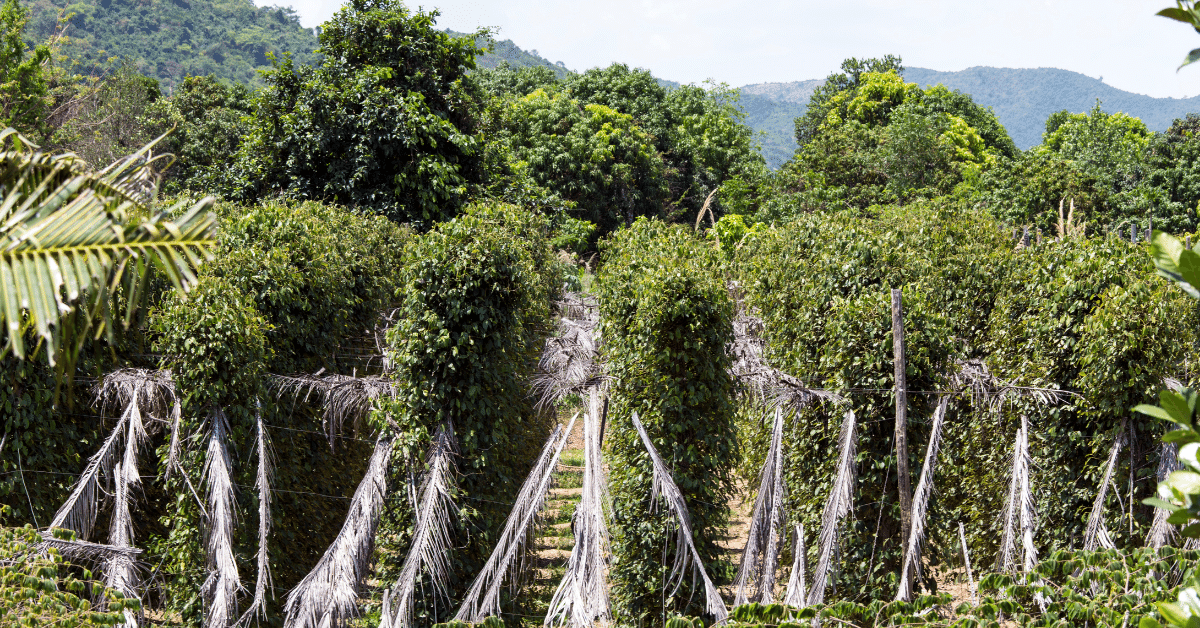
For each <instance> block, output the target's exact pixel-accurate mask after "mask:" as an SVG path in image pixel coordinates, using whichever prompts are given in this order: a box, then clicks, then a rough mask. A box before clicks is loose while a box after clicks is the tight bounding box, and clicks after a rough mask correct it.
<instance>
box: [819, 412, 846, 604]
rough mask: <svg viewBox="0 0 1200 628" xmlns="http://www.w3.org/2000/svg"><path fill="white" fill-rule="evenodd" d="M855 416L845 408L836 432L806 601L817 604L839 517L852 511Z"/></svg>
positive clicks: (826, 578)
mask: <svg viewBox="0 0 1200 628" xmlns="http://www.w3.org/2000/svg"><path fill="white" fill-rule="evenodd" d="M856 439H857V420H856V419H855V416H854V411H853V410H847V411H846V416H845V418H844V419H843V420H842V431H841V434H840V435H839V436H838V451H839V455H838V465H837V474H836V475H835V476H834V478H833V486H832V487H831V488H830V491H829V499H827V500H826V501H825V513H824V514H823V515H822V516H821V536H820V537H819V541H820V543H821V553H820V556H819V557H818V558H817V566H816V568H815V569H814V570H813V585H812V589H810V590H809V592H808V605H809V606H816V605H818V604H823V603H824V602H825V587H826V586H827V585H828V583H829V580H830V577H829V575H830V572H831V571H832V570H833V561H834V553H835V550H836V549H837V542H838V534H839V532H840V531H841V526H842V520H843V519H845V518H846V516H847V515H850V514H852V513H853V511H854V482H855V480H856V478H857V477H858V468H857V466H855V464H854V452H855V451H856V449H857V446H856V445H857V442H856Z"/></svg>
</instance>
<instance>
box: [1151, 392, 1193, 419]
mask: <svg viewBox="0 0 1200 628" xmlns="http://www.w3.org/2000/svg"><path fill="white" fill-rule="evenodd" d="M1158 402H1159V405H1160V406H1161V407H1162V409H1163V410H1166V411H1167V414H1168V415H1170V416H1171V420H1172V421H1175V422H1176V423H1178V424H1180V425H1189V426H1190V425H1191V424H1192V409H1191V408H1190V407H1188V402H1187V399H1184V397H1183V395H1181V394H1179V393H1177V392H1175V391H1173V390H1164V391H1162V392H1160V393H1158Z"/></svg>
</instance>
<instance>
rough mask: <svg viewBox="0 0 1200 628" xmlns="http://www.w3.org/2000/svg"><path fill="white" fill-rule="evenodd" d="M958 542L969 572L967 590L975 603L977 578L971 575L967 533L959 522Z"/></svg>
mask: <svg viewBox="0 0 1200 628" xmlns="http://www.w3.org/2000/svg"><path fill="white" fill-rule="evenodd" d="M958 541H959V543H961V544H962V555H963V566H964V567H965V568H966V571H967V590H968V592H969V593H970V594H971V602H975V594H976V593H977V590H976V589H975V576H974V574H972V573H971V552H970V551H969V550H968V549H967V533H966V532H965V531H964V530H963V524H962V522H961V521H959V522H958Z"/></svg>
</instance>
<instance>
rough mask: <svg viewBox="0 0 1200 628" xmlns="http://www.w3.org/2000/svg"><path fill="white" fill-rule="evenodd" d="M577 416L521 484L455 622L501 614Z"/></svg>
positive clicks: (555, 435)
mask: <svg viewBox="0 0 1200 628" xmlns="http://www.w3.org/2000/svg"><path fill="white" fill-rule="evenodd" d="M575 418H576V417H572V418H571V422H570V423H569V424H568V425H567V429H566V430H563V428H562V426H561V425H560V426H558V427H556V428H555V429H554V433H553V434H551V435H550V438H548V439H546V444H545V445H544V446H543V447H542V455H541V456H540V457H539V458H538V460H537V462H535V463H534V465H533V469H531V470H530V472H529V475H528V476H526V478H525V482H524V483H523V484H522V485H521V490H520V491H519V492H518V493H517V498H516V500H515V501H514V502H513V508H512V511H511V512H509V514H508V520H507V521H505V522H504V530H503V531H502V532H501V533H500V539H499V540H498V541H497V542H496V547H495V549H493V550H492V555H491V556H489V557H488V560H487V563H486V564H484V566H483V571H481V572H479V575H478V576H476V577H475V581H474V582H472V583H471V588H470V589H468V590H467V596H466V598H465V599H464V600H463V603H462V606H460V607H459V608H458V613H457V614H456V615H455V616H454V619H455V621H465V622H468V623H472V624H477V623H479V622H482V621H483V620H485V619H487V618H488V617H491V616H493V615H499V614H500V588H501V586H502V585H503V583H504V581H505V577H506V576H509V577H510V580H511V581H512V582H517V581H518V580H519V577H518V576H519V575H520V574H519V573H518V572H519V571H520V568H521V567H522V565H521V564H520V563H519V561H518V560H517V559H518V558H520V557H522V556H524V554H525V549H526V548H527V547H528V546H529V543H530V541H532V540H533V534H534V531H535V530H534V528H535V525H536V524H537V520H538V514H540V513H541V511H542V507H543V506H544V505H545V503H546V491H548V490H550V482H551V480H552V479H553V477H554V469H555V467H556V466H557V465H558V457H559V455H560V454H562V450H563V447H565V446H566V445H567V438H568V437H569V436H570V434H571V429H572V428H573V427H574V426H575ZM510 574H511V575H510Z"/></svg>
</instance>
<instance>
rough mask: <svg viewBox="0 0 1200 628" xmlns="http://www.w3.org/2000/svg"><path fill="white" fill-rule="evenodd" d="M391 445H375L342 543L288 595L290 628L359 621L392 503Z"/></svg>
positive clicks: (386, 439)
mask: <svg viewBox="0 0 1200 628" xmlns="http://www.w3.org/2000/svg"><path fill="white" fill-rule="evenodd" d="M392 443H393V439H392V437H391V436H380V437H379V439H378V440H376V441H375V451H374V452H373V453H372V454H371V459H370V461H369V462H368V463H367V472H366V474H364V475H363V479H362V481H361V482H359V483H358V488H357V489H356V490H355V491H354V498H353V499H352V500H351V501H350V510H349V512H347V513H346V520H345V522H343V523H342V529H341V531H340V532H338V535H337V538H335V539H334V540H333V543H331V544H330V545H329V549H326V550H325V554H324V555H322V556H321V560H320V561H318V562H317V566H316V567H313V570H312V571H310V572H308V575H307V576H305V577H304V579H303V580H301V581H300V584H298V585H296V588H294V589H292V590H291V591H290V592H289V593H288V596H287V603H286V604H285V605H284V613H285V614H286V618H285V619H284V623H283V625H284V627H285V628H333V627H336V626H343V625H345V624H346V621H347V620H350V619H353V618H354V617H356V616H357V615H358V586H359V583H361V582H362V579H363V577H364V576H365V575H366V573H367V568H368V567H369V565H370V561H371V551H372V549H373V548H374V541H375V529H376V528H377V527H378V525H379V514H380V513H381V512H382V511H383V502H384V499H385V498H386V497H387V467H388V460H389V459H390V458H391V455H392ZM260 582H261V580H260ZM256 597H257V595H256ZM247 614H248V613H247ZM243 619H244V618H243Z"/></svg>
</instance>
